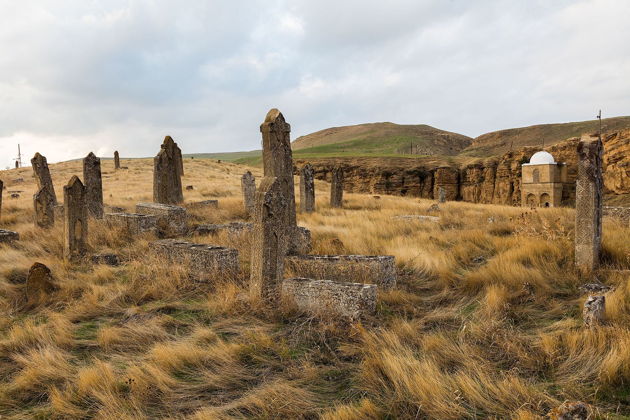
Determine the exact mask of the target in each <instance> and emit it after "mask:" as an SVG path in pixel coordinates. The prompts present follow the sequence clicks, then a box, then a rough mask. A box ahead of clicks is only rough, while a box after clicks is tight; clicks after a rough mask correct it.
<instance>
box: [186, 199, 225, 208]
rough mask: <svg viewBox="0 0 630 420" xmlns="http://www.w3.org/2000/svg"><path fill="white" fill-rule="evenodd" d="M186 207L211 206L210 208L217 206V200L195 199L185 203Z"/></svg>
mask: <svg viewBox="0 0 630 420" xmlns="http://www.w3.org/2000/svg"><path fill="white" fill-rule="evenodd" d="M186 207H187V208H189V209H201V208H204V207H211V208H215V209H216V208H219V200H204V201H197V202H194V203H187V204H186Z"/></svg>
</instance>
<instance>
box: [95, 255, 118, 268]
mask: <svg viewBox="0 0 630 420" xmlns="http://www.w3.org/2000/svg"><path fill="white" fill-rule="evenodd" d="M92 263H93V264H104V265H110V266H112V267H115V266H118V265H120V258H119V257H118V255H116V254H110V253H105V254H94V255H92Z"/></svg>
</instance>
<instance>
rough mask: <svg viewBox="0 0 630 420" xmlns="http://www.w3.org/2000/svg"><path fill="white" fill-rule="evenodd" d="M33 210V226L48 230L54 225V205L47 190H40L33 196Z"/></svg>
mask: <svg viewBox="0 0 630 420" xmlns="http://www.w3.org/2000/svg"><path fill="white" fill-rule="evenodd" d="M33 208H34V209H35V226H37V227H40V228H49V227H51V226H54V224H55V203H54V201H53V196H52V194H51V193H50V191H49V190H48V188H42V189H40V190H39V191H38V192H37V194H35V195H33Z"/></svg>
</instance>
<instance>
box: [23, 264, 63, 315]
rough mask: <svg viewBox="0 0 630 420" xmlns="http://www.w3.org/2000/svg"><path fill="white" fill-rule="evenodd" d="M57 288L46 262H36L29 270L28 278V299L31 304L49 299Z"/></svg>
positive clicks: (34, 304)
mask: <svg viewBox="0 0 630 420" xmlns="http://www.w3.org/2000/svg"><path fill="white" fill-rule="evenodd" d="M55 290H57V286H56V285H55V283H54V280H53V276H52V272H51V271H50V269H49V268H48V267H46V266H45V265H44V264H41V263H38V262H36V263H35V264H33V265H32V266H31V268H30V269H29V270H28V277H27V278H26V299H27V301H28V305H29V306H36V305H39V304H40V303H43V302H45V301H46V300H47V298H48V296H49V295H50V294H51V293H52V292H54V291H55Z"/></svg>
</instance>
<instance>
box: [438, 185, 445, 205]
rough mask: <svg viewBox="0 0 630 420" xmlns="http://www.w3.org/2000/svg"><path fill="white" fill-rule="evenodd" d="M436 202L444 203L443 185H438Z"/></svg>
mask: <svg viewBox="0 0 630 420" xmlns="http://www.w3.org/2000/svg"><path fill="white" fill-rule="evenodd" d="M438 202H440V203H446V190H445V189H444V187H438Z"/></svg>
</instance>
